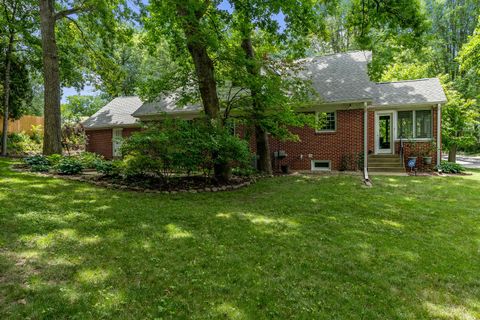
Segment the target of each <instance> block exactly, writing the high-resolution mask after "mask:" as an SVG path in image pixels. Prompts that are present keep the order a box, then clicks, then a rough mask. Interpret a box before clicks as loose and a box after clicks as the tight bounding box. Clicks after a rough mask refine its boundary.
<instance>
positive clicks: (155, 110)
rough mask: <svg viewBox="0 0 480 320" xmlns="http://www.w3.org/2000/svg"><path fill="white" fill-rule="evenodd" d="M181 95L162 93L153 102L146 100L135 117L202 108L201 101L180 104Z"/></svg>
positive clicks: (194, 110)
mask: <svg viewBox="0 0 480 320" xmlns="http://www.w3.org/2000/svg"><path fill="white" fill-rule="evenodd" d="M180 98H181V96H180V94H179V93H172V94H169V95H162V96H160V98H158V99H157V100H155V101H153V102H145V103H144V104H143V105H142V106H141V107H140V108H138V109H137V110H136V111H135V112H134V113H133V116H134V117H142V116H149V115H158V114H160V113H164V112H166V113H173V112H198V111H200V110H202V105H201V104H200V103H196V104H187V105H184V106H180V105H178V104H177V103H178V101H179V100H180Z"/></svg>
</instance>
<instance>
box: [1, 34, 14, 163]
mask: <svg viewBox="0 0 480 320" xmlns="http://www.w3.org/2000/svg"><path fill="white" fill-rule="evenodd" d="M14 40H15V34H14V33H13V32H10V37H9V39H8V47H7V52H6V54H5V78H4V79H3V129H2V156H4V157H5V156H7V142H8V119H9V110H8V108H9V106H10V70H11V68H12V52H13V41H14Z"/></svg>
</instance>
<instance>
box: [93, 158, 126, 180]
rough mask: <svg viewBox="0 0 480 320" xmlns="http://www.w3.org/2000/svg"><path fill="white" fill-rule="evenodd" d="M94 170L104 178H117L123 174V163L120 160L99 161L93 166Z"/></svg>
mask: <svg viewBox="0 0 480 320" xmlns="http://www.w3.org/2000/svg"><path fill="white" fill-rule="evenodd" d="M95 170H97V172H99V173H101V174H103V175H104V176H106V177H118V176H120V175H121V174H122V173H123V163H122V161H120V160H114V161H105V160H99V161H97V163H96V165H95Z"/></svg>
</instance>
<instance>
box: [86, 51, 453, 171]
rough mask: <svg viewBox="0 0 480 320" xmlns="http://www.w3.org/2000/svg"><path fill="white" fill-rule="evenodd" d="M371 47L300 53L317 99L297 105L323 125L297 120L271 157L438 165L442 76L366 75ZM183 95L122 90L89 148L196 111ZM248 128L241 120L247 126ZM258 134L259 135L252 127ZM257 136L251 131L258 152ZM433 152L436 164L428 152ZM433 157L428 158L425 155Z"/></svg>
mask: <svg viewBox="0 0 480 320" xmlns="http://www.w3.org/2000/svg"><path fill="white" fill-rule="evenodd" d="M370 61H371V52H367V51H356V52H349V53H344V54H333V55H328V56H322V57H313V58H307V59H303V60H300V61H299V62H300V63H301V64H302V65H303V68H302V71H301V72H300V74H298V76H300V77H303V78H304V79H306V80H309V81H311V83H312V86H313V88H314V89H315V90H316V92H317V93H318V96H319V97H320V98H319V99H317V98H316V99H315V100H312V102H311V103H310V104H309V105H308V106H303V107H302V108H301V109H298V111H299V112H312V113H315V114H317V115H322V117H323V118H324V119H326V120H325V121H324V125H323V127H322V128H321V129H317V130H316V129H313V128H309V127H304V128H292V129H291V131H292V132H293V133H295V134H297V135H298V136H299V138H300V141H298V142H292V141H287V142H282V141H278V140H276V139H273V138H272V139H271V141H270V148H271V151H272V159H273V161H274V163H273V165H274V167H275V168H280V167H281V166H282V165H283V166H286V165H288V166H289V168H290V169H291V170H295V171H330V170H363V171H364V172H365V175H366V176H367V175H368V172H374V171H400V172H404V171H405V170H406V169H405V168H407V159H408V157H410V156H417V161H416V167H417V168H419V169H429V168H433V167H434V166H435V164H436V163H437V162H438V161H439V159H440V152H441V150H440V146H441V136H440V132H441V121H439V119H441V107H442V105H443V104H445V103H446V101H447V99H446V96H445V93H444V91H443V89H442V86H441V84H440V82H439V80H438V79H437V78H432V79H418V80H408V81H398V82H385V83H375V82H372V81H371V80H370V78H369V76H368V73H367V68H368V63H369V62H370ZM178 99H179V95H176V94H171V95H167V96H162V97H161V98H159V99H158V100H157V101H155V102H147V103H143V104H142V102H141V101H140V99H139V98H138V97H121V98H116V99H114V100H113V101H111V102H110V103H109V104H107V105H106V106H105V107H103V108H102V109H100V110H99V111H98V112H97V113H95V114H94V115H93V116H92V117H90V118H89V119H88V120H86V121H85V122H84V126H85V128H86V132H87V136H88V145H87V150H88V151H91V152H96V153H99V154H102V155H104V156H105V157H106V158H112V157H115V156H119V154H118V146H119V143H121V142H120V139H116V137H126V136H128V135H129V134H130V133H131V132H132V131H134V130H139V129H140V124H139V121H152V120H158V119H161V118H162V117H164V116H165V115H166V114H167V115H170V116H174V117H179V118H183V119H193V118H195V117H198V116H199V115H200V113H201V110H202V107H201V105H200V104H190V105H186V106H182V107H179V106H177V105H176V101H178ZM246 130H248V129H247V128H238V130H237V133H239V134H245V131H246ZM251 136H253V135H251ZM253 139H254V138H251V139H250V143H251V148H252V152H255V141H254V140H253ZM426 157H432V163H431V164H423V161H422V158H426ZM427 162H428V161H427Z"/></svg>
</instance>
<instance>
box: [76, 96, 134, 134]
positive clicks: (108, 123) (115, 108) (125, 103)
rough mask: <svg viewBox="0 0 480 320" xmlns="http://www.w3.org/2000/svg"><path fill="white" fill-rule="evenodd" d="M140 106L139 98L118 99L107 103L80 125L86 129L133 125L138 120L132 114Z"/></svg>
mask: <svg viewBox="0 0 480 320" xmlns="http://www.w3.org/2000/svg"><path fill="white" fill-rule="evenodd" d="M141 105H142V100H140V98H139V97H118V98H115V99H113V100H112V101H110V102H109V103H107V104H106V105H105V106H104V107H102V108H101V109H100V110H98V111H97V112H95V114H93V115H92V116H91V117H90V118H88V119H87V120H85V121H83V122H82V124H83V126H84V127H85V128H86V129H96V128H109V127H121V126H130V125H134V124H135V123H136V122H137V121H138V120H137V119H136V118H134V117H133V116H132V114H133V113H134V112H135V111H136V110H137V109H138V108H140V106H141Z"/></svg>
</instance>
